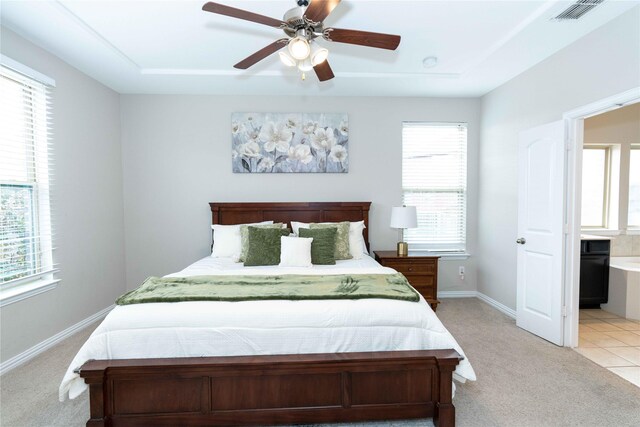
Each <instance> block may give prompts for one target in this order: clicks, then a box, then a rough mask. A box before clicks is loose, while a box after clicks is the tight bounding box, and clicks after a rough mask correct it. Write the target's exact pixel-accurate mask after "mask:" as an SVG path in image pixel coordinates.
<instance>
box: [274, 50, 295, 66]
mask: <svg viewBox="0 0 640 427" xmlns="http://www.w3.org/2000/svg"><path fill="white" fill-rule="evenodd" d="M278 54H279V55H280V61H282V63H283V64H284V65H286V66H287V67H295V66H296V60H295V59H293V58H292V57H290V56H289V55H287V54H286V53H284V52H278Z"/></svg>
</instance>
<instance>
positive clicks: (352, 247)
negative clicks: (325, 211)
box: [291, 220, 369, 259]
mask: <svg viewBox="0 0 640 427" xmlns="http://www.w3.org/2000/svg"><path fill="white" fill-rule="evenodd" d="M309 224H310V223H307V222H296V221H291V228H293V232H294V233H295V234H296V235H298V230H299V229H300V228H309ZM319 224H337V223H335V222H321V223H319ZM364 229H365V225H364V220H362V221H356V222H350V223H349V253H350V254H351V256H352V257H353V259H360V258H362V257H363V256H364V254H368V253H369V251H368V250H367V244H366V243H365V242H364V235H363V234H362V233H363V231H364Z"/></svg>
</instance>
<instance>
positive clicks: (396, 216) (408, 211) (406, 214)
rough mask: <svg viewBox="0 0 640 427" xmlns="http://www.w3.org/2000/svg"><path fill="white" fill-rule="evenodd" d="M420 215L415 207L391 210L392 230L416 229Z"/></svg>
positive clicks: (401, 207) (400, 207)
mask: <svg viewBox="0 0 640 427" xmlns="http://www.w3.org/2000/svg"><path fill="white" fill-rule="evenodd" d="M417 226H418V213H417V211H416V207H415V206H399V207H393V208H391V224H390V227H391V228H416V227H417Z"/></svg>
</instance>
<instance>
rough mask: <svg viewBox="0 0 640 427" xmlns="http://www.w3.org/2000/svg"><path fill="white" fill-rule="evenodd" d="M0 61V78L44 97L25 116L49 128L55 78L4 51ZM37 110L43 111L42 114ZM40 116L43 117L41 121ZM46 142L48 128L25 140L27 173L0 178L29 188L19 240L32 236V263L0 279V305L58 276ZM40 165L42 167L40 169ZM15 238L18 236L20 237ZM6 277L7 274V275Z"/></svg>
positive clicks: (31, 292)
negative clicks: (24, 228) (27, 216)
mask: <svg viewBox="0 0 640 427" xmlns="http://www.w3.org/2000/svg"><path fill="white" fill-rule="evenodd" d="M0 65H1V66H2V73H3V78H7V79H9V80H15V81H16V82H17V83H18V84H20V82H24V83H22V84H24V85H25V86H26V87H30V89H28V90H30V91H31V92H30V93H39V94H40V95H39V96H43V97H44V98H41V99H40V102H43V103H44V104H43V105H44V107H43V108H44V109H45V110H44V111H41V110H35V109H34V110H33V111H32V112H30V113H29V114H30V116H29V117H31V118H32V120H37V123H39V124H38V126H45V127H46V128H47V129H49V128H50V127H51V119H50V116H51V109H50V100H51V95H52V89H53V88H54V87H55V81H54V80H53V79H51V78H49V77H47V76H45V75H44V74H41V73H39V72H37V71H35V70H33V69H31V68H29V67H27V66H25V65H23V64H21V63H19V62H17V61H14V60H12V59H11V58H8V57H7V56H5V55H0ZM4 69H6V70H7V71H5V70H4ZM16 75H18V76H16ZM16 79H17V80H16ZM21 79H22V80H21ZM34 91H35V92H34ZM23 102H27V101H23ZM7 105H8V104H7ZM14 107H15V108H22V104H21V105H20V106H19V107H17V106H14ZM7 108H12V107H7ZM41 114H46V116H42V115H41ZM42 120H44V123H43V122H42ZM50 142H51V132H49V131H47V132H46V133H43V134H42V135H40V136H38V137H35V136H34V137H33V138H32V139H31V140H30V141H25V143H24V144H25V145H24V146H25V147H27V148H29V147H32V149H30V151H29V155H28V156H27V158H26V162H27V164H28V165H33V168H32V169H27V175H26V177H25V178H24V180H23V179H20V180H17V181H16V180H12V179H11V178H9V179H5V180H1V181H0V186H2V187H6V188H11V187H13V188H16V187H17V188H29V189H30V191H29V196H28V198H29V203H31V206H30V212H29V214H30V216H31V218H30V222H31V224H29V232H30V233H31V234H28V233H27V234H25V238H24V239H23V240H28V239H30V240H32V241H31V242H30V243H27V244H26V245H25V246H29V250H30V255H29V256H30V257H31V258H32V259H33V263H32V264H31V265H30V266H29V268H28V269H25V270H24V273H25V274H22V275H20V276H19V277H15V278H12V279H10V280H7V281H3V282H1V283H0V307H3V306H5V305H8V304H11V303H14V302H17V301H20V300H23V299H25V298H29V297H31V296H34V295H37V294H40V293H42V292H46V291H48V290H50V289H54V288H55V287H56V285H57V283H58V282H59V279H57V278H55V277H54V275H55V273H56V272H57V271H58V270H57V268H56V267H55V264H54V260H53V249H54V248H53V232H52V224H51V216H52V205H51V201H50V199H49V194H50V193H49V192H50V181H51V176H52V170H51V169H52V164H51V160H50V156H51V149H52V148H51V146H50ZM42 162H44V164H43V163H42ZM38 165H40V166H38ZM41 167H43V169H40V168H41ZM43 209H44V210H43ZM27 236H28V237H27ZM15 240H20V238H16V239H15ZM8 241H9V239H7V240H6V242H8ZM20 273H23V271H21V272H19V273H17V274H20ZM7 277H11V276H9V275H7Z"/></svg>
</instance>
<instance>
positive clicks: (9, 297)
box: [0, 279, 60, 307]
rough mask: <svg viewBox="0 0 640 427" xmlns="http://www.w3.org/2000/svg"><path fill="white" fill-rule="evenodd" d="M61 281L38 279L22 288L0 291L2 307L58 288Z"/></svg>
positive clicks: (21, 286)
mask: <svg viewBox="0 0 640 427" xmlns="http://www.w3.org/2000/svg"><path fill="white" fill-rule="evenodd" d="M58 282H60V279H36V280H33V281H31V282H28V283H25V284H23V285H20V286H14V287H11V288H9V289H4V290H2V291H0V307H4V306H5V305H9V304H13V303H14V302H18V301H22V300H24V299H27V298H31V297H33V296H35V295H38V294H41V293H44V292H47V291H50V290H52V289H55V288H56V287H57V286H58Z"/></svg>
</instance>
